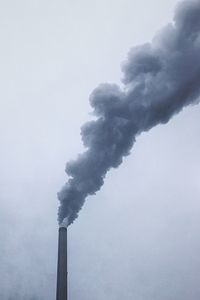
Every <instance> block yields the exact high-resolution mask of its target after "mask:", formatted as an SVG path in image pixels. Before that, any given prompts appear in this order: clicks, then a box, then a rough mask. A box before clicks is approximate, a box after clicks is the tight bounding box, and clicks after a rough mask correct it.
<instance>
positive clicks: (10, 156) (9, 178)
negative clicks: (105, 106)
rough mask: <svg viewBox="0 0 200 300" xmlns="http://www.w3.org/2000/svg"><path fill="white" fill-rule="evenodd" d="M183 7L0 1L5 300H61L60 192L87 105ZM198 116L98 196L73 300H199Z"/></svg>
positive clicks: (78, 232) (116, 175) (73, 243)
mask: <svg viewBox="0 0 200 300" xmlns="http://www.w3.org/2000/svg"><path fill="white" fill-rule="evenodd" d="M175 4H176V1H169V0H168V1H158V0H157V1H155V0H154V1H153V0H150V1H148V2H147V1H144V0H142V1H140V3H138V1H129V0H123V1H122V0H118V1H88V0H86V1H84V2H83V1H82V2H81V1H80V0H79V1H60V0H58V1H48V2H47V1H44V0H42V1H34V2H31V1H18V2H15V1H6V2H1V3H0V14H1V18H0V20H1V21H0V23H1V26H0V32H1V50H0V52H1V56H0V60H1V70H0V78H1V91H0V93H1V98H0V99H1V100H0V101H1V110H0V139H1V150H0V151H1V156H0V172H1V182H0V191H1V202H0V222H1V231H0V241H1V242H0V260H1V264H0V265H1V268H0V275H1V280H0V286H1V288H0V298H1V299H2V300H7V299H32V300H33V299H50V300H51V299H52V300H53V299H55V280H56V279H55V276H56V259H57V256H56V255H57V221H56V218H57V206H58V202H57V199H56V193H57V191H58V190H59V189H60V187H61V186H62V184H63V183H64V182H65V181H66V176H65V173H64V167H65V163H66V161H67V160H70V159H71V158H75V157H76V155H77V153H79V152H81V151H82V149H83V148H82V145H81V140H80V135H79V131H80V126H81V125H82V124H83V123H84V122H85V121H86V120H88V119H90V116H89V115H88V113H89V112H90V111H91V108H90V107H89V103H88V96H89V94H90V92H91V91H92V90H93V89H94V88H95V87H96V86H97V85H98V84H99V83H100V82H106V81H108V82H116V83H119V81H120V78H121V76H122V75H121V72H120V64H121V62H122V61H123V60H124V59H125V58H126V54H127V52H128V50H129V48H130V47H131V46H134V45H137V44H139V43H142V42H146V41H149V40H151V38H152V37H153V35H154V33H155V32H156V31H157V30H159V29H160V28H161V27H162V26H163V25H165V24H167V23H168V22H169V21H171V19H172V17H173V10H174V6H175ZM77 108H78V112H77ZM199 117H200V108H199V106H194V107H190V108H187V109H185V110H184V111H183V112H182V113H181V114H179V115H178V116H176V117H175V118H173V120H172V121H171V122H170V123H169V124H167V125H165V126H158V127H157V128H154V129H153V130H152V131H151V132H148V133H145V134H143V135H141V136H140V137H139V138H138V140H137V143H136V144H135V147H134V149H133V152H132V155H131V156H129V157H128V158H127V159H126V160H125V162H124V164H123V165H122V166H120V168H118V169H117V170H112V171H111V173H110V174H109V175H108V176H107V180H106V183H105V185H104V187H103V189H102V190H101V191H100V192H99V193H98V194H97V195H96V196H93V197H90V199H88V201H87V203H86V205H85V207H84V209H83V210H82V211H81V214H80V216H79V218H78V219H77V220H76V222H75V223H74V224H73V226H71V227H70V232H69V235H70V243H69V259H70V260H69V264H70V268H69V274H70V278H69V283H70V297H71V298H73V299H74V300H78V299H80V298H81V299H83V300H86V299H87V300H88V299H89V300H90V299H97V300H100V299H113V300H114V299H115V300H118V299H121V298H123V299H126V300H129V299H134V298H135V299H137V300H144V299H145V300H146V299H150V300H155V299H164V300H165V299H166V300H179V299H181V300H186V299H192V300H197V299H199V294H200V288H199V278H200V261H199V248H200V239H199V227H200V222H199V213H200V205H199V201H198V200H199V196H200V188H199V179H200V175H199V148H200V142H199V129H200V122H199ZM105 208H106V209H105ZM9 297H10V298H9ZM34 297H35V298H34Z"/></svg>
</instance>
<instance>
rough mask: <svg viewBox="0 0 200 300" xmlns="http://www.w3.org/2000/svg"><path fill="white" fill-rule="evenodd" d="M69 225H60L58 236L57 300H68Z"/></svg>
mask: <svg viewBox="0 0 200 300" xmlns="http://www.w3.org/2000/svg"><path fill="white" fill-rule="evenodd" d="M67 299H68V297H67V223H66V224H64V222H63V223H62V224H61V225H60V228H59V236H58V266H57V291H56V300H67Z"/></svg>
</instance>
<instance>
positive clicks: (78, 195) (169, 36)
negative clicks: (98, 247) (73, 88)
mask: <svg viewBox="0 0 200 300" xmlns="http://www.w3.org/2000/svg"><path fill="white" fill-rule="evenodd" d="M122 70H123V73H124V78H123V83H124V89H123V90H122V89H120V87H119V86H117V85H115V84H101V85H100V86H99V87H97V88H96V89H95V90H94V91H93V93H92V94H91V96H90V103H91V106H92V107H93V109H94V114H95V116H96V117H97V119H96V120H95V121H91V122H88V123H86V124H85V125H84V126H83V127H82V129H81V135H82V140H83V143H84V146H85V147H86V148H87V149H86V151H85V152H84V153H82V154H81V155H79V156H78V158H77V160H75V161H71V162H69V163H68V164H67V166H66V172H67V174H68V175H69V176H70V178H69V181H68V182H67V184H66V185H65V186H64V187H63V188H62V190H61V191H60V192H59V193H58V199H59V200H60V207H59V211H58V221H59V223H60V222H62V220H63V219H64V218H65V217H68V219H69V223H72V222H73V221H74V219H75V218H76V217H77V216H78V212H79V211H80V209H81V208H82V206H83V204H84V202H85V199H86V197H87V196H88V195H92V194H95V193H96V192H97V191H98V190H99V189H100V188H101V186H102V185H103V183H104V178H105V175H106V173H107V172H108V171H109V170H110V168H116V167H118V166H119V165H120V164H121V163H122V160H123V157H124V156H127V155H128V154H129V152H130V150H131V148H132V146H133V144H134V142H135V138H136V136H137V135H138V134H140V133H141V132H143V131H147V130H149V129H151V128H152V127H153V126H155V125H157V124H159V123H166V122H168V121H169V119H170V118H171V117H172V116H173V115H174V114H176V113H178V112H180V111H181V110H182V108H183V107H184V106H186V105H189V104H195V103H197V100H198V97H199V95H200V1H199V0H192V1H191V0H190V1H184V2H182V3H181V4H179V5H178V7H177V9H176V13H175V17H174V22H173V23H172V24H169V25H167V26H166V27H165V28H164V29H163V30H161V31H160V32H159V34H157V35H156V36H155V38H154V39H153V41H152V43H151V44H150V43H148V44H144V45H142V46H138V47H134V48H133V49H131V50H130V52H129V54H128V59H127V61H126V62H125V63H124V65H123V68H122Z"/></svg>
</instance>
